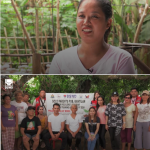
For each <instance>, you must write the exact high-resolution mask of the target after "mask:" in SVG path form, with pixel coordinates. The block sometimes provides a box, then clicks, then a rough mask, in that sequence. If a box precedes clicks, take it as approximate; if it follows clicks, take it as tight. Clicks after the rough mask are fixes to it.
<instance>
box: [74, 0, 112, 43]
mask: <svg viewBox="0 0 150 150" xmlns="http://www.w3.org/2000/svg"><path fill="white" fill-rule="evenodd" d="M111 22H112V20H111V19H108V21H106V18H105V14H104V13H103V11H102V10H101V8H100V7H99V6H98V3H97V2H96V0H84V1H83V2H82V3H81V5H80V7H79V10H78V13H77V19H76V25H77V30H78V33H79V35H80V37H81V39H82V40H83V41H84V42H86V43H87V42H88V43H89V42H90V43H93V42H99V41H101V40H103V39H104V34H105V31H106V30H107V29H108V28H109V27H110V26H111Z"/></svg>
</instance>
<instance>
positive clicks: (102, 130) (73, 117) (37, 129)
mask: <svg viewBox="0 0 150 150" xmlns="http://www.w3.org/2000/svg"><path fill="white" fill-rule="evenodd" d="M28 99H29V95H28V94H24V95H23V93H22V91H16V93H15V101H11V98H10V96H9V95H4V96H3V100H4V104H3V105H2V106H1V126H2V145H3V149H4V150H14V148H15V150H20V146H21V143H22V142H23V145H24V146H25V148H26V149H27V150H30V141H31V140H32V141H33V150H36V148H37V147H38V146H39V143H40V145H41V147H44V146H46V148H47V150H51V149H52V147H51V144H50V141H51V140H53V141H54V140H58V139H59V138H60V139H61V140H62V144H61V148H60V149H61V150H65V147H66V145H68V146H69V148H70V150H71V149H72V147H71V144H72V138H75V139H76V144H75V148H76V150H78V149H79V145H80V143H81V138H82V134H83V133H82V131H81V128H82V125H84V124H85V127H86V131H85V133H84V137H85V139H86V140H87V147H88V150H94V148H95V146H96V143H97V141H99V143H100V146H101V148H102V149H103V150H106V140H105V134H106V132H107V131H109V134H110V140H111V147H112V149H113V150H121V149H122V150H124V149H125V145H126V144H128V150H130V148H131V143H132V133H133V142H134V148H135V150H137V149H144V150H148V149H150V142H149V139H150V94H149V92H148V91H147V90H145V91H143V92H142V95H141V97H139V96H138V91H137V89H136V88H132V89H131V92H130V93H127V94H125V96H124V102H123V103H121V102H120V100H119V95H118V93H117V92H113V93H112V95H111V101H110V103H108V104H107V105H106V104H105V99H104V97H103V96H101V95H100V93H99V92H95V93H94V99H93V101H91V106H90V108H89V114H88V115H86V116H84V117H85V119H84V120H83V119H82V117H81V116H80V115H79V114H77V110H78V108H77V105H76V104H72V105H71V108H70V109H71V114H69V115H68V116H67V118H66V119H65V118H64V116H63V115H62V114H60V113H59V111H60V105H59V104H58V103H55V104H54V105H53V113H52V114H51V115H49V116H47V114H46V111H47V110H46V109H47V104H46V99H45V91H44V90H41V91H40V94H39V97H37V98H36V99H35V101H34V102H33V105H32V104H30V103H29V102H28ZM65 124H66V125H65ZM65 128H66V130H67V132H66V131H65ZM41 140H42V142H40V141H41ZM121 143H122V148H121V147H120V144H121Z"/></svg>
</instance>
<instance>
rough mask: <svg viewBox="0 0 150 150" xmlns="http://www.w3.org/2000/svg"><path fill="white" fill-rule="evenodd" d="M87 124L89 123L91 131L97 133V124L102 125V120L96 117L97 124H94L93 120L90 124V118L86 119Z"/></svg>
mask: <svg viewBox="0 0 150 150" xmlns="http://www.w3.org/2000/svg"><path fill="white" fill-rule="evenodd" d="M85 123H88V126H89V131H90V132H93V133H95V131H96V129H97V123H100V119H99V117H96V122H93V120H91V122H89V117H86V118H85Z"/></svg>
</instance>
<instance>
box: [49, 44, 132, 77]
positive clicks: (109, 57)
mask: <svg viewBox="0 0 150 150" xmlns="http://www.w3.org/2000/svg"><path fill="white" fill-rule="evenodd" d="M89 70H90V71H91V72H90V71H88V70H87V69H86V68H85V67H84V66H83V64H82V62H81V61H80V59H79V56H78V54H77V46H75V47H71V48H68V49H66V50H63V51H61V52H59V53H57V54H56V55H55V56H54V58H53V61H52V63H51V66H50V70H49V74H91V73H92V74H135V68H134V63H133V58H132V56H131V54H130V53H128V52H127V51H125V50H122V49H120V48H118V47H115V46H112V45H110V48H109V49H108V51H107V52H106V54H105V55H104V56H103V57H102V58H101V59H100V60H99V61H98V62H97V63H96V64H95V65H94V66H93V67H91V68H89Z"/></svg>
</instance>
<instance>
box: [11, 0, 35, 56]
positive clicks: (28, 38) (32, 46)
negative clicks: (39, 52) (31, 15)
mask: <svg viewBox="0 0 150 150" xmlns="http://www.w3.org/2000/svg"><path fill="white" fill-rule="evenodd" d="M11 3H12V6H13V7H14V10H15V12H16V15H17V17H18V19H19V21H20V24H21V26H22V29H23V31H24V34H25V35H26V37H27V40H28V42H29V45H30V47H31V49H32V53H36V50H35V47H34V45H33V43H32V41H31V39H30V37H29V35H28V32H27V30H26V28H25V25H24V24H23V21H22V19H21V16H20V14H19V12H18V10H17V7H16V5H15V2H14V0H11Z"/></svg>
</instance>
